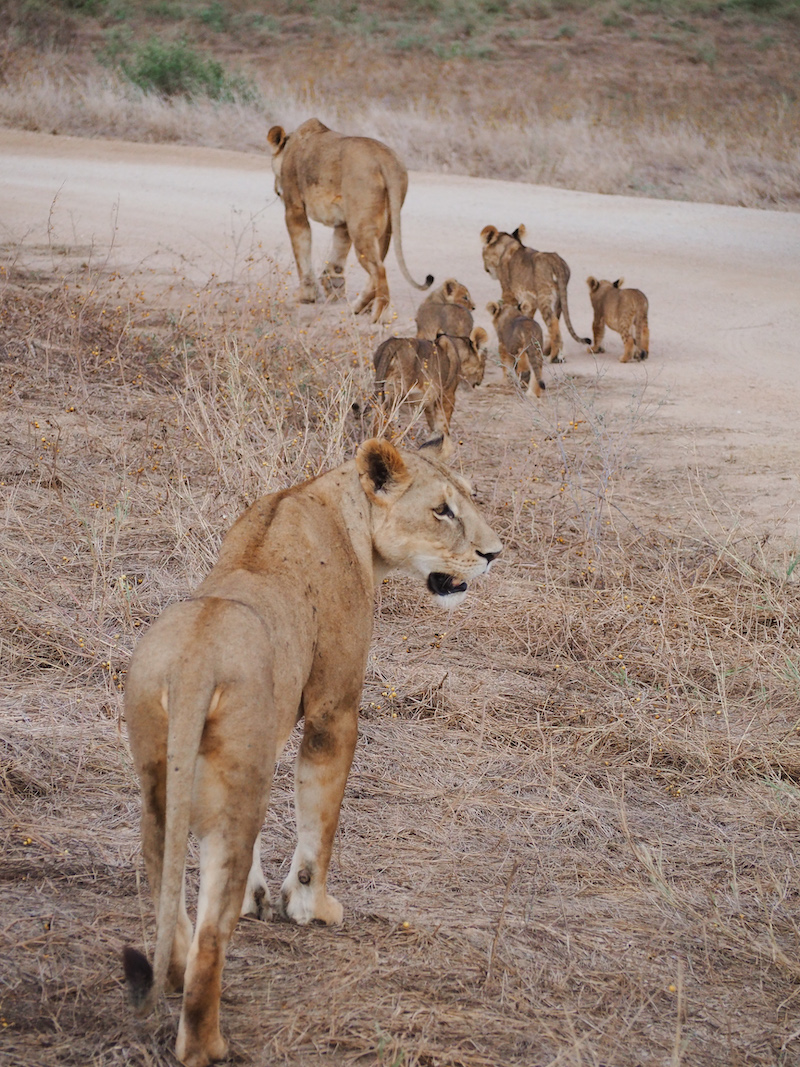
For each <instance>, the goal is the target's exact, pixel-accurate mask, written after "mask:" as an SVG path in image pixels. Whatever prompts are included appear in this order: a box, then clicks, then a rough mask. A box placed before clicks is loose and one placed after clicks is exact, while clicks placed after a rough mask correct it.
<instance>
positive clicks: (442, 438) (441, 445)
mask: <svg viewBox="0 0 800 1067" xmlns="http://www.w3.org/2000/svg"><path fill="white" fill-rule="evenodd" d="M419 451H420V452H423V451H424V452H425V453H427V455H429V456H435V457H436V459H440V460H443V461H444V460H448V459H450V457H451V456H452V454H453V440H452V438H451V437H450V434H447V433H437V434H436V436H435V437H430V438H428V440H427V441H423V442H422V444H421V445H420V446H419Z"/></svg>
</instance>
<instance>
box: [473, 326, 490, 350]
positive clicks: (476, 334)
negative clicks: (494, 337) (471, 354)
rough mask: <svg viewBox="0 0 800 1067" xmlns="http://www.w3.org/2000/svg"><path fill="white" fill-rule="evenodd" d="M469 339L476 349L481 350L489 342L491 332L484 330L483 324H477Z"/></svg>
mask: <svg viewBox="0 0 800 1067" xmlns="http://www.w3.org/2000/svg"><path fill="white" fill-rule="evenodd" d="M469 339H470V341H472V347H473V348H474V349H475V351H476V352H480V350H481V349H482V348H485V347H486V346H487V344H488V343H489V334H488V333H487V332H486V330H484V328H483V326H475V327H473V330H472V333H471V334H470V335H469Z"/></svg>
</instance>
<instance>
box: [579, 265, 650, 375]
mask: <svg viewBox="0 0 800 1067" xmlns="http://www.w3.org/2000/svg"><path fill="white" fill-rule="evenodd" d="M624 280H625V279H624V278H618V279H617V280H616V281H615V282H610V281H608V280H606V279H603V280H601V281H598V279H597V278H593V277H591V276H589V277H588V278H587V279H586V284H587V285H588V286H589V298H590V299H591V301H592V310H593V311H594V321H593V322H592V335H593V338H594V341H593V344H592V345H591V346H590V348H589V351H590V352H594V353H597V352H604V351H605V349H604V348H603V347H602V344H603V335H604V334H605V331H606V326H607V327H608V328H609V329H610V330H614V331H615V332H616V333H618V334H619V335H620V337H621V338H622V342H623V345H624V347H623V351H622V355H621V356H620V360H619V361H620V363H629V362H630V361H631V360H632V359H637V360H641V359H647V356H648V354H649V350H650V325H649V323H648V321H647V312H648V307H649V305H648V302H647V297H646V296H645V295H644V293H643V292H642V291H641V290H640V289H623V288H622V283H623V281H624Z"/></svg>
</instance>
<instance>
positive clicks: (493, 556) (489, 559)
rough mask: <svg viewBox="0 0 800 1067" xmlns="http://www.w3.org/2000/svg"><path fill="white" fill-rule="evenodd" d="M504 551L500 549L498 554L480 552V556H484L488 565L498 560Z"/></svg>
mask: <svg viewBox="0 0 800 1067" xmlns="http://www.w3.org/2000/svg"><path fill="white" fill-rule="evenodd" d="M502 551H503V550H502V549H501V548H499V549H498V550H497V551H496V552H478V555H479V556H483V558H484V559H485V560H486V562H487V563H491V562H492V560H493V559H497V557H498V556H499V555H500V553H501V552H502Z"/></svg>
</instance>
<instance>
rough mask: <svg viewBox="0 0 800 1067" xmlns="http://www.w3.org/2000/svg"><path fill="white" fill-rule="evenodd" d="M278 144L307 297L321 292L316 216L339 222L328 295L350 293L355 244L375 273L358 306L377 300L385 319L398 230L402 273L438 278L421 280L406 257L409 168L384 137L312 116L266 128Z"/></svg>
mask: <svg viewBox="0 0 800 1067" xmlns="http://www.w3.org/2000/svg"><path fill="white" fill-rule="evenodd" d="M267 141H268V142H269V145H270V148H271V149H272V169H273V171H274V173H275V192H276V193H277V194H278V196H280V197H281V198H282V200H283V204H284V208H285V211H286V228H287V230H288V231H289V237H290V239H291V242H292V249H293V251H294V258H295V260H296V262H297V273H298V274H299V276H300V300H301V302H302V303H306V304H313V303H314V302H315V301H316V299H317V295H318V290H317V283H316V280H315V278H314V276H313V273H312V267H311V227H310V226H309V224H308V220H309V218H311V219H313V220H314V221H315V222H321V223H322V224H323V225H324V226H332V227H333V249H332V252H331V256H330V259H329V260H328V262H327V263H326V264H325V269H324V270H323V272H322V274H321V275H320V282H321V283H322V288H323V289H324V291H325V293H326V294H327V295H328V296H340V295H344V265H345V261H346V260H347V253H348V252H349V251H350V245H351V244H353V245H355V250H356V254H357V255H358V259H359V262H360V263H361V266H362V267H363V268H364V270H365V271H366V272H367V274H368V275H369V283H368V285H367V288H366V289H365V290H364V292H363V293H362V294H361V297H360V299H359V301H358V303H357V304H356V306H355V308H354V311H355V312H356V314H358V313H360V312H362V311H367V310H368V309H369V308H370V307H371V308H372V321H373V322H379V321H380V319H381V316H382V315H383V313H384V311H385V310H386V309H387V307H388V306H389V285H388V283H387V281H386V268H385V267H384V265H383V261H384V259H386V253H387V252H388V250H389V242H390V241H391V239H392V234H394V239H395V245H394V248H395V255H396V256H397V262H398V264H399V265H400V270H401V271H402V272H403V277H404V278H405V279H406V281H407V282H408V283H409V285H413V286H414V288H415V289H428V288H430V286H431V285H432V284H433V275H431V274H429V275H428V276H427V278H426V279H425V281H424V282H423V283H420V282H415V281H414V279H413V278H412V277H411V275H410V273H409V271H408V268H407V267H406V262H405V259H404V258H403V245H402V240H401V236H400V211H401V208H402V207H403V202H404V201H405V198H406V192H407V191H408V171H407V170H406V168H405V167H404V166H403V164H402V163H401V161H400V160H399V159H398V157H397V156H396V155H395V153H394V152H393V151H392V150H391V148H389V147H387V146H386V145H385V144H382V143H381V142H380V141H375V140H373V139H372V138H371V137H347V136H345V135H343V134H341V133H335V132H334V131H333V130H329V129H328V127H327V126H324V125H323V124H322V123H321V122H320V121H319V119H308V120H307V121H306V122H304V123H303V124H302V126H298V127H297V129H296V130H295V131H294V133H289V134H287V133H286V131H285V130H284V129H283V127H282V126H273V127H272V129H271V130H270V131H269V133H268V134H267Z"/></svg>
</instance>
